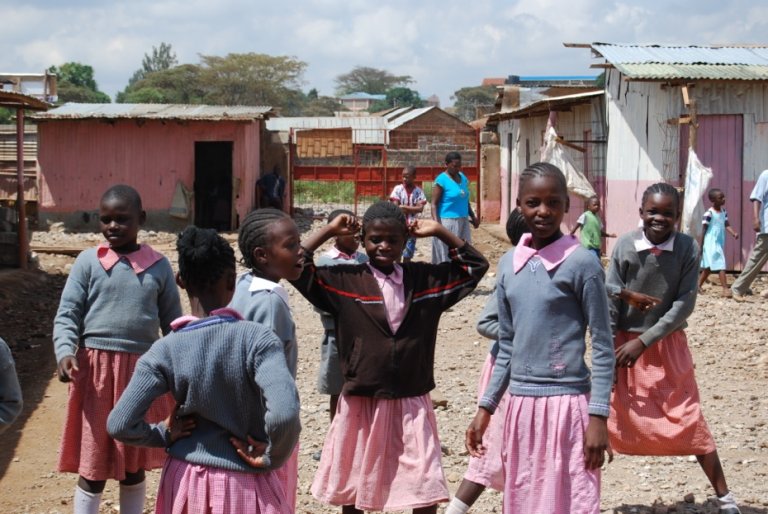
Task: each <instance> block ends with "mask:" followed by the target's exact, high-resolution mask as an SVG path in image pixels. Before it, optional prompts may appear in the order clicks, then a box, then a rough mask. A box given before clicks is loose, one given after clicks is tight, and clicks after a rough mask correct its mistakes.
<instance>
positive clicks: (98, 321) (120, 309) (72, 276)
mask: <svg viewBox="0 0 768 514" xmlns="http://www.w3.org/2000/svg"><path fill="white" fill-rule="evenodd" d="M179 316H181V302H180V301H179V290H178V288H177V287H176V278H175V276H174V274H173V270H172V269H171V264H170V263H169V262H168V259H165V258H163V259H161V260H159V261H157V262H156V263H154V264H153V265H152V266H150V267H149V269H147V270H145V271H143V272H142V273H139V274H137V273H136V272H135V271H134V270H133V268H132V267H131V265H130V264H129V263H128V262H127V261H126V260H125V259H121V260H120V261H119V262H118V263H117V264H115V266H114V267H113V268H112V269H111V270H109V271H107V270H105V269H104V268H103V267H102V265H101V263H99V259H98V257H97V256H96V248H90V249H88V250H85V251H84V252H82V253H81V254H80V255H78V257H77V259H76V260H75V264H74V265H73V266H72V271H71V272H70V273H69V277H68V278H67V283H66V285H65V286H64V291H62V293H61V301H60V303H59V310H58V312H57V313H56V318H55V319H54V322H53V346H54V351H55V352H56V362H60V361H61V359H63V358H64V357H67V356H69V355H75V353H76V352H77V349H78V347H79V346H85V347H86V348H96V349H99V350H112V351H120V352H128V353H138V354H142V353H144V352H146V351H147V350H148V349H149V347H150V346H151V345H152V343H153V342H154V341H155V340H157V339H158V338H159V337H160V331H161V330H162V332H163V334H166V333H168V331H170V323H171V321H173V320H174V319H176V318H178V317H179Z"/></svg>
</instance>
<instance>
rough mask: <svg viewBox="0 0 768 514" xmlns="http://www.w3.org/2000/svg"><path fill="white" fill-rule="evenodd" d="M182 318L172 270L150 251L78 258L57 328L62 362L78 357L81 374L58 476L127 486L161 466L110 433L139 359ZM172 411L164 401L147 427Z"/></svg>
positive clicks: (156, 454) (102, 248) (88, 253)
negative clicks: (110, 420) (132, 477)
mask: <svg viewBox="0 0 768 514" xmlns="http://www.w3.org/2000/svg"><path fill="white" fill-rule="evenodd" d="M179 316H181V303H180V301H179V292H178V289H177V287H176V279H175V276H174V274H173V270H172V269H171V264H170V263H169V262H168V259H166V258H165V257H163V256H162V255H161V254H160V253H158V252H156V251H155V250H153V249H152V248H151V247H150V246H149V245H145V244H142V245H141V246H140V247H139V249H138V250H137V251H135V252H132V253H129V254H118V253H117V252H115V251H114V250H112V249H111V248H109V245H108V244H107V243H102V244H101V245H99V246H98V247H97V248H91V249H88V250H85V251H84V252H82V253H81V254H80V255H79V256H78V257H77V259H76V260H75V263H74V265H73V266H72V271H71V272H70V274H69V277H68V278H67V283H66V285H65V286H64V290H63V292H62V294H61V302H60V303H59V310H58V312H57V313H56V318H55V319H54V326H53V346H54V351H55V353H56V362H60V361H61V359H63V358H64V357H67V356H75V357H76V358H77V364H78V367H79V371H78V372H77V373H76V374H75V375H74V376H73V377H72V380H71V382H70V384H69V399H68V401H67V412H66V417H65V421H64V433H63V436H62V440H61V447H60V451H59V462H58V470H59V471H60V472H71V473H78V474H79V475H80V476H82V477H84V478H86V479H88V480H108V479H114V480H125V478H126V473H135V472H137V471H139V470H142V469H143V470H150V469H155V468H159V467H161V466H162V465H163V462H164V461H165V452H163V450H162V449H154V448H153V449H147V448H137V447H133V446H127V445H125V444H123V443H122V442H119V441H115V440H114V439H112V438H111V437H109V435H108V434H107V429H106V425H107V416H108V415H109V412H110V411H111V410H112V408H113V407H114V405H115V403H116V402H117V400H118V399H119V398H120V395H121V394H122V393H123V390H124V389H125V387H126V386H127V385H128V381H129V380H130V378H131V375H132V374H133V370H134V367H135V366H136V362H137V361H138V360H139V357H141V355H142V354H143V353H144V352H146V351H147V350H149V349H150V347H151V346H152V344H153V343H154V342H155V340H156V339H158V337H159V335H160V331H161V330H162V332H163V333H164V334H165V333H167V332H168V331H169V330H170V324H171V321H173V320H174V319H175V318H177V317H179ZM172 409H173V400H172V398H170V397H169V396H164V397H161V398H158V399H157V401H156V402H154V403H153V404H152V406H151V407H150V408H149V409H148V413H147V419H148V420H149V421H151V422H159V421H160V420H163V419H165V418H166V417H167V416H168V415H169V414H170V413H171V411H172Z"/></svg>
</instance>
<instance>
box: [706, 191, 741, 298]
mask: <svg viewBox="0 0 768 514" xmlns="http://www.w3.org/2000/svg"><path fill="white" fill-rule="evenodd" d="M707 196H708V197H709V201H710V202H711V203H712V207H710V208H709V209H707V212H705V213H704V217H703V219H702V222H701V224H702V227H703V230H704V233H703V234H702V235H701V238H700V240H699V243H700V244H701V274H700V275H699V293H702V292H703V290H702V287H703V286H704V282H705V281H706V280H707V277H709V275H710V274H711V273H713V272H715V273H717V274H718V276H719V278H720V286H721V287H722V288H723V290H722V292H721V295H722V296H724V297H729V296H731V295H732V293H731V290H730V289H729V288H728V283H727V282H726V278H725V268H726V262H725V233H726V232H728V233H729V234H731V235H732V236H733V237H734V239H738V238H739V234H737V233H736V232H735V231H734V230H733V229H732V228H731V223H730V222H729V221H728V213H727V212H726V210H725V193H723V191H722V190H720V189H717V188H716V187H713V188H712V189H710V190H709V192H708V193H707Z"/></svg>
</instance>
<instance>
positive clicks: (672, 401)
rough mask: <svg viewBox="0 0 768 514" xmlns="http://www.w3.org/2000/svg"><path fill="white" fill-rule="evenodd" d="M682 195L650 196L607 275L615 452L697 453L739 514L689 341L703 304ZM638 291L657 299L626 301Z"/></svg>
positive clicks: (723, 503) (661, 192)
mask: <svg viewBox="0 0 768 514" xmlns="http://www.w3.org/2000/svg"><path fill="white" fill-rule="evenodd" d="M679 217H680V197H679V195H678V192H677V190H676V189H675V188H674V187H672V186H670V185H669V184H663V183H658V184H654V185H652V186H650V187H649V188H648V189H646V190H645V192H644V193H643V198H642V202H641V206H640V218H641V220H642V223H643V226H642V228H640V229H637V230H634V231H633V232H630V233H628V234H625V235H623V236H622V237H620V238H619V240H618V241H617V242H616V247H615V248H614V250H613V255H612V256H611V263H610V267H609V270H608V279H607V287H608V292H609V294H610V295H611V298H612V301H611V315H612V318H613V323H614V326H615V330H616V334H615V346H616V365H617V371H616V375H617V376H616V385H615V388H614V393H613V397H612V400H611V416H610V418H609V420H608V430H609V432H610V438H611V447H612V448H613V450H614V451H616V452H618V453H623V454H626V455H696V458H697V459H698V461H699V464H700V465H701V467H702V469H703V470H704V473H705V474H706V475H707V478H708V479H709V481H710V483H711V484H712V487H713V488H714V489H715V493H716V494H717V503H718V505H719V507H720V512H721V513H722V514H738V513H739V509H738V507H737V506H736V502H735V500H734V499H733V495H731V493H730V492H729V491H728V485H727V484H726V481H725V474H724V473H723V468H722V466H721V464H720V458H719V457H718V454H717V449H716V447H715V441H714V439H713V438H712V433H711V432H710V431H709V428H708V427H707V422H706V421H705V420H704V415H703V414H702V412H701V405H700V403H699V389H698V386H697V384H696V378H695V376H694V364H693V358H692V357H691V352H690V350H689V349H688V342H687V339H686V336H685V331H684V329H685V327H686V320H687V319H688V316H690V315H691V313H692V312H693V308H694V305H695V304H696V292H697V289H698V286H697V275H698V273H697V272H698V263H699V252H698V248H697V245H696V242H695V241H694V240H693V239H691V238H690V237H689V236H687V235H685V234H681V233H679V232H676V231H675V223H677V221H678V218H679ZM627 290H632V291H637V292H639V293H643V294H645V295H647V296H649V297H653V298H655V301H654V302H653V303H650V304H646V305H645V306H644V307H643V308H639V309H638V308H637V307H635V306H632V305H630V304H629V303H628V302H627V301H625V300H623V299H622V297H624V296H625V295H626V291H627Z"/></svg>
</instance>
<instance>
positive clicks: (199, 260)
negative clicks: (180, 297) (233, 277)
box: [176, 226, 235, 288]
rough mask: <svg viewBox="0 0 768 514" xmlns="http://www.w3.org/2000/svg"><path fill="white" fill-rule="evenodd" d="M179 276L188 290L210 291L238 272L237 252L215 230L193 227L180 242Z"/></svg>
mask: <svg viewBox="0 0 768 514" xmlns="http://www.w3.org/2000/svg"><path fill="white" fill-rule="evenodd" d="M176 251H178V253H179V275H180V276H181V278H182V279H183V280H184V282H185V283H186V284H187V285H188V286H194V287H198V288H206V287H208V286H210V285H212V284H214V283H216V281H218V280H219V279H220V278H221V277H222V276H223V275H224V273H226V272H227V271H234V270H235V252H234V250H232V247H231V246H230V245H229V243H227V241H226V240H225V239H224V238H223V237H221V236H220V235H219V234H218V233H217V232H216V230H214V229H212V228H198V227H195V226H190V227H187V228H186V229H184V231H183V232H182V233H181V234H179V237H178V239H177V241H176Z"/></svg>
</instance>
